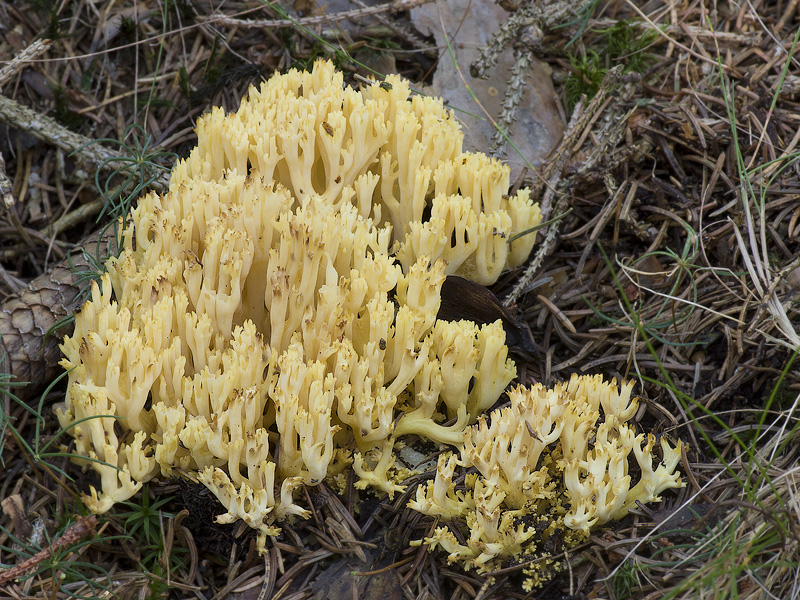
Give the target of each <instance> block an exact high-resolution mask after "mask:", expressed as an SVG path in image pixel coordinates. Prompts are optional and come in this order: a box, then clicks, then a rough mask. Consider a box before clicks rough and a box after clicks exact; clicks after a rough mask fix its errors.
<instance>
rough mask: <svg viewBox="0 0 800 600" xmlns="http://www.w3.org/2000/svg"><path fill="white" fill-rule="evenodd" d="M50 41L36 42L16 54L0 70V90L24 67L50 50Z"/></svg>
mask: <svg viewBox="0 0 800 600" xmlns="http://www.w3.org/2000/svg"><path fill="white" fill-rule="evenodd" d="M50 44H51V42H50V40H36V41H35V42H33V43H32V44H31V45H30V46H28V47H27V48H25V50H23V51H22V52H20V53H19V54H17V55H16V56H15V57H14V58H12V59H11V61H9V63H8V64H7V65H6V66H5V67H3V68H2V69H0V89H2V87H3V86H4V85H5V84H6V82H7V81H9V80H10V79H11V78H12V77H14V75H16V74H17V73H18V72H19V71H20V70H21V69H22V68H23V67H25V65H27V64H29V63H31V62H33V61H34V60H36V59H37V58H39V57H40V56H41V55H42V54H44V53H45V52H47V50H48V48H50Z"/></svg>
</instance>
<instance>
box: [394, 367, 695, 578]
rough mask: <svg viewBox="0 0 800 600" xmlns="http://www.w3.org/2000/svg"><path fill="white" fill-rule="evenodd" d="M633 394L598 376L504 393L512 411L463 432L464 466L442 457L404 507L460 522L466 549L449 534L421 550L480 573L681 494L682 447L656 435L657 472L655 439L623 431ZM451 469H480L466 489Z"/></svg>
mask: <svg viewBox="0 0 800 600" xmlns="http://www.w3.org/2000/svg"><path fill="white" fill-rule="evenodd" d="M632 388H633V383H632V382H629V383H626V384H623V385H622V386H621V387H618V386H617V382H616V380H612V381H611V383H608V382H605V381H603V378H602V376H599V375H596V376H582V377H579V376H577V375H573V377H572V379H570V381H569V382H568V383H562V384H558V385H556V386H555V387H554V388H553V389H547V388H545V387H543V386H541V385H538V384H537V385H534V386H532V387H530V388H523V387H517V388H516V389H514V390H512V391H511V392H509V399H510V400H511V403H510V405H509V406H507V407H505V408H501V409H498V410H495V411H493V412H492V413H491V415H490V417H489V422H487V419H486V417H484V416H482V417H481V418H480V419H479V421H478V423H477V424H476V425H474V426H472V427H470V428H469V429H467V431H466V434H465V438H464V445H463V446H462V448H461V452H460V458H459V457H458V456H456V455H455V454H453V453H446V454H442V455H440V457H439V462H438V465H437V468H436V477H435V479H434V480H433V481H430V482H428V483H427V484H426V485H424V486H420V487H418V488H417V496H416V499H415V500H413V501H412V502H410V503H409V507H411V508H413V509H415V510H418V511H420V512H422V513H425V514H427V515H432V516H436V517H440V518H441V519H444V520H450V519H456V520H457V522H464V521H465V522H466V525H467V529H468V531H466V533H465V535H463V536H461V537H463V538H465V539H464V543H462V542H460V541H459V538H458V537H457V536H456V535H455V534H454V533H453V532H452V531H451V530H450V529H448V528H447V527H439V528H437V529H436V530H435V532H434V534H433V535H432V536H431V537H428V538H425V540H424V543H425V544H427V545H428V546H429V547H430V548H431V549H433V548H435V547H441V548H442V549H444V550H445V551H447V552H448V553H449V560H450V562H460V563H462V564H464V565H465V566H466V567H467V568H471V567H473V568H476V569H477V570H478V571H481V572H485V571H488V570H491V569H494V568H497V567H499V566H500V564H501V561H502V560H503V559H507V558H510V557H517V558H520V557H523V556H524V555H526V554H533V553H535V552H536V550H537V544H536V543H534V542H543V541H546V540H547V539H548V537H549V536H551V535H553V534H554V533H555V532H556V531H559V530H560V531H561V533H564V532H565V531H569V532H572V537H573V539H578V538H580V537H581V534H586V533H588V532H589V529H590V528H591V527H594V526H595V525H602V524H603V523H606V522H608V521H610V520H611V519H620V518H622V517H624V516H625V515H626V514H627V513H628V511H629V510H630V508H631V507H632V506H634V505H635V503H636V502H637V501H638V502H643V503H646V502H653V501H659V500H661V498H660V496H659V494H661V492H662V491H664V490H666V489H669V488H679V487H682V486H683V483H682V482H681V480H680V477H679V475H678V474H677V473H675V469H676V467H677V465H678V463H679V462H680V459H681V453H682V444H681V443H678V445H677V446H676V447H672V446H671V445H670V444H669V442H668V441H667V440H666V438H664V437H662V438H661V440H660V443H659V446H660V448H661V461H660V463H659V464H658V466H657V467H656V468H653V460H654V456H653V449H654V446H655V444H656V438H655V436H653V435H652V434H648V435H644V434H638V435H636V433H635V432H634V429H633V427H632V426H631V425H628V424H627V423H626V421H628V420H629V419H631V417H633V415H634V414H635V413H636V410H637V406H638V403H637V400H636V398H632V397H631V391H632ZM601 413H602V417H603V418H602V421H601ZM631 453H633V455H634V457H635V459H636V463H637V465H638V478H639V480H638V482H636V484H635V485H632V481H631V475H630V474H629V456H630V454H631ZM457 466H464V467H474V468H475V470H476V472H471V473H469V474H467V476H466V478H465V479H464V488H463V490H459V489H456V487H455V485H454V483H453V479H454V474H455V470H456V467H457ZM455 526H456V528H458V525H455Z"/></svg>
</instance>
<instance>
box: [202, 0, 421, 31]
mask: <svg viewBox="0 0 800 600" xmlns="http://www.w3.org/2000/svg"><path fill="white" fill-rule="evenodd" d="M432 1H433V0H395V1H394V2H387V3H386V4H378V5H377V6H370V7H366V8H357V9H354V10H346V11H342V12H338V13H334V14H332V15H320V16H318V17H305V18H298V19H234V18H233V17H229V16H227V15H219V14H218V15H212V16H210V17H208V18H206V20H205V22H206V23H207V24H209V25H211V24H217V23H219V24H222V25H233V26H235V27H250V28H253V27H257V28H267V29H269V28H274V27H294V26H296V25H304V26H305V25H321V24H323V23H332V22H336V21H346V20H348V19H357V18H361V17H367V16H370V15H377V14H380V13H384V12H400V11H404V10H409V9H412V8H414V7H415V6H420V5H422V4H428V3H429V2H432Z"/></svg>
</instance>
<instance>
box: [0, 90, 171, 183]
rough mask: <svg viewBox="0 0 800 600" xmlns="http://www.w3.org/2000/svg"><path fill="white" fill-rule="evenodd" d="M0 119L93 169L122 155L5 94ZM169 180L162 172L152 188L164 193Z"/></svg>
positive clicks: (0, 100)
mask: <svg viewBox="0 0 800 600" xmlns="http://www.w3.org/2000/svg"><path fill="white" fill-rule="evenodd" d="M0 122H2V123H5V124H6V125H9V126H11V127H15V128H17V129H21V130H23V131H25V133H29V134H30V135H32V136H33V137H35V138H36V139H38V140H41V141H43V142H45V143H48V144H52V145H53V146H56V147H57V148H61V149H62V150H64V151H65V152H68V153H70V154H73V155H74V156H75V157H76V158H77V159H78V160H79V161H81V162H85V163H88V164H89V165H91V166H93V167H94V168H100V167H101V166H102V165H103V164H104V163H106V164H108V165H109V166H108V168H113V166H114V165H115V164H118V163H113V162H112V163H109V162H108V161H110V160H111V159H119V158H123V155H122V154H120V153H119V152H117V151H115V150H111V149H109V148H106V147H105V146H102V145H100V144H96V143H92V142H94V140H92V139H91V138H87V137H85V136H83V135H81V134H79V133H74V132H72V131H70V130H69V129H67V128H66V127H63V126H62V125H59V124H58V123H57V122H56V121H55V120H54V119H51V118H50V117H48V116H46V115H43V114H40V113H38V112H36V111H35V110H32V109H30V108H28V107H27V106H23V105H22V104H20V103H19V102H16V101H14V100H12V99H11V98H7V97H6V96H3V95H2V94H0ZM168 182H169V175H168V174H161V175H159V176H158V178H156V179H155V180H154V181H153V182H152V183H151V184H150V187H151V188H152V189H154V190H156V191H158V192H164V191H166V189H167V187H168V185H169V183H168Z"/></svg>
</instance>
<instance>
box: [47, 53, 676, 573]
mask: <svg viewBox="0 0 800 600" xmlns="http://www.w3.org/2000/svg"><path fill="white" fill-rule="evenodd" d="M409 96H410V94H409V88H408V84H407V83H406V82H405V81H403V80H402V79H400V78H399V77H389V78H387V81H386V82H385V83H384V84H382V85H378V84H373V85H370V86H368V87H366V88H364V89H362V90H360V91H357V90H354V89H352V88H350V87H345V86H344V85H343V83H342V75H341V74H340V73H337V72H336V71H335V70H334V69H333V67H332V65H331V64H330V63H325V62H318V63H317V64H316V65H315V67H314V69H313V71H312V72H310V73H306V72H297V71H291V72H289V73H288V74H286V75H276V76H274V77H273V78H272V79H270V80H269V81H268V82H266V83H265V84H263V85H262V86H261V88H260V89H259V90H256V89H251V91H250V93H249V95H248V97H247V98H245V99H244V100H243V101H242V104H241V107H240V108H239V110H238V111H237V112H235V113H232V114H227V115H226V114H225V113H224V112H223V111H222V110H219V109H215V110H213V111H212V112H211V113H210V114H208V115H206V116H205V117H203V118H202V119H201V120H200V121H199V123H198V130H197V131H198V145H197V147H196V148H195V149H194V150H193V151H192V152H191V154H190V156H189V158H187V159H186V160H183V161H180V162H179V163H178V164H177V165H176V166H175V168H174V170H173V173H172V177H171V182H170V188H169V191H168V192H167V193H165V194H163V195H162V196H159V195H156V194H150V195H148V196H146V197H144V198H142V199H140V200H139V202H138V205H137V206H136V208H135V209H134V210H133V211H132V213H131V215H130V217H129V218H128V221H127V223H126V225H125V228H124V234H123V244H122V252H121V254H120V255H119V257H117V258H112V259H110V260H109V261H108V262H107V264H106V267H107V273H105V274H104V275H103V276H102V279H101V282H100V284H99V285H97V284H95V285H94V286H93V287H92V293H91V299H90V300H89V301H88V302H87V303H86V304H85V305H84V306H83V307H82V309H81V310H80V312H79V313H78V314H76V318H75V331H74V333H73V335H72V336H70V337H67V338H65V340H64V343H63V345H62V349H63V351H64V355H65V358H64V359H63V361H62V364H63V366H64V367H65V368H66V369H68V370H69V386H68V390H67V394H66V399H65V402H64V404H63V405H62V406H61V407H59V409H58V410H57V414H58V418H59V420H60V423H61V425H62V427H64V428H67V430H68V431H69V433H70V434H71V435H72V436H73V437H74V438H75V450H76V452H77V454H79V455H81V456H83V457H85V460H84V462H85V464H87V465H88V466H89V467H91V468H92V469H94V470H95V471H96V472H97V474H98V475H99V477H100V482H101V485H100V489H99V490H98V489H94V488H92V489H91V490H90V494H89V495H88V496H86V497H85V500H86V503H87V505H88V506H89V508H90V509H92V510H93V511H96V512H103V511H105V510H107V509H108V508H110V507H111V506H112V505H113V504H114V503H115V502H119V501H122V500H126V499H128V498H130V497H131V496H132V495H133V494H135V493H136V491H137V490H138V489H139V488H140V487H141V485H142V484H143V483H144V482H146V481H148V480H150V479H152V478H154V477H159V476H162V477H169V476H174V475H182V476H187V477H190V478H194V479H197V480H198V481H201V482H202V483H203V484H205V485H206V486H207V487H208V488H209V489H210V490H211V491H212V492H213V493H214V494H215V496H216V497H217V498H218V499H219V501H220V502H221V503H222V505H223V506H224V508H225V511H226V512H225V513H224V514H222V515H221V516H220V517H219V518H218V520H219V521H221V522H233V521H235V520H238V519H241V520H243V521H245V522H246V523H248V524H249V525H250V526H251V527H253V528H255V529H257V530H258V531H259V543H260V547H261V548H263V544H264V541H265V536H266V535H275V534H277V532H278V531H279V529H278V527H277V525H276V524H277V523H279V522H281V521H282V520H284V519H286V518H288V517H292V516H302V517H305V516H307V510H306V509H305V508H303V507H302V506H301V505H300V504H298V503H297V502H296V501H295V500H296V498H297V497H298V494H297V493H296V490H297V488H298V487H300V486H302V485H315V484H318V483H320V482H321V481H322V480H323V479H325V478H326V477H333V478H337V477H340V476H341V475H342V474H343V473H344V472H345V471H346V470H347V469H352V470H353V471H354V473H355V476H356V479H357V482H356V486H357V487H359V488H362V489H363V488H367V487H370V488H373V489H376V490H379V491H381V492H385V493H389V494H392V493H393V492H395V491H397V490H401V489H403V487H402V484H401V483H402V480H403V478H404V477H405V475H407V471H406V469H405V468H404V467H403V466H401V465H396V464H395V461H396V454H395V452H394V451H393V450H394V448H395V444H396V440H397V439H398V438H399V437H401V436H407V435H411V434H415V435H418V436H420V437H421V438H423V439H425V440H430V441H433V442H438V443H443V444H450V445H452V446H455V447H457V448H458V449H459V450H460V452H461V458H460V459H457V458H456V457H455V456H450V457H449V458H447V459H444V458H443V459H442V461H441V462H440V464H439V471H438V473H437V478H436V480H435V481H434V482H432V483H431V484H430V486H429V487H428V488H427V489H422V488H421V489H420V490H419V492H418V495H417V500H416V502H415V503H414V507H415V508H417V509H418V510H421V511H423V512H426V513H428V514H434V515H438V516H440V517H442V518H446V519H450V518H456V517H463V518H466V520H467V523H468V525H469V527H470V530H471V533H470V534H469V540H468V541H467V545H466V546H464V545H461V544H460V543H458V542H457V540H456V538H455V537H453V535H452V533H449V532H448V531H447V530H446V529H441V530H438V531H437V533H436V534H435V536H434V537H433V538H431V539H430V540H427V543H428V544H430V545H432V546H433V545H440V546H442V547H444V548H445V549H446V550H447V551H448V552H450V553H451V557H453V556H454V557H456V559H459V560H462V561H464V562H465V563H466V564H467V565H473V566H476V567H478V568H487V566H488V565H491V564H494V563H495V562H496V561H497V560H499V559H501V558H502V557H507V556H511V555H514V554H517V553H518V552H520V551H522V549H523V548H524V545H525V542H526V541H527V540H528V538H529V537H530V536H531V535H532V533H531V531H532V529H531V528H529V527H526V526H523V525H521V524H519V523H518V522H517V517H518V515H531V514H535V511H536V510H538V509H539V508H542V509H547V508H548V507H552V506H557V507H561V506H563V510H562V513H563V522H564V523H565V525H566V526H567V527H572V528H574V529H576V530H580V531H584V530H586V529H587V528H588V527H591V526H592V525H594V524H599V523H603V522H605V521H607V520H608V519H610V518H615V517H618V516H621V515H623V514H624V513H625V512H626V511H627V509H628V508H629V507H630V505H631V504H632V503H633V502H634V501H635V500H637V499H639V500H642V501H648V500H650V499H653V498H655V497H656V496H657V495H658V493H659V492H660V490H661V489H664V487H665V486H666V487H669V486H670V485H671V486H673V487H674V486H675V485H677V476H674V475H673V474H672V473H673V471H674V468H675V462H674V460H673V458H672V457H673V454H672V450H671V449H670V448H669V447H668V446H663V443H662V446H663V451H664V459H665V461H666V464H665V465H663V466H660V467H659V468H657V469H656V470H655V471H653V470H652V468H650V464H651V462H652V460H653V459H652V453H651V450H652V447H653V444H652V442H651V441H646V442H642V439H641V436H639V437H636V436H634V435H633V431H632V429H630V428H629V427H628V426H627V425H625V424H624V422H625V421H626V420H627V419H629V418H630V416H631V414H632V413H631V411H632V410H633V409H631V408H630V406H629V404H626V403H627V402H629V396H630V388H629V387H625V388H623V391H621V392H620V393H619V394H618V396H619V398H617V400H613V399H609V398H611V397H612V396H614V394H611V393H609V394H610V395H609V394H606V396H603V392H599V391H592V392H591V393H590V392H584V391H579V388H580V390H583V389H584V388H585V389H587V390H588V389H589V388H591V389H592V390H595V389H597V390H602V389H605V388H603V386H602V385H600V384H599V382H597V384H596V385H594V384H593V385H594V387H592V386H590V385H589V384H588V383H585V384H576V383H570V384H569V386H561V387H557V388H556V390H554V391H547V390H544V389H543V388H541V387H534V388H533V389H532V390H529V391H523V390H517V391H516V392H513V393H512V405H511V406H510V407H509V408H505V409H502V410H501V411H499V412H497V411H496V412H495V413H493V414H492V417H491V424H488V423H487V421H486V419H485V417H482V416H481V415H482V414H483V413H485V412H486V411H487V410H488V409H489V408H490V407H491V406H492V405H493V404H494V403H495V402H496V401H497V400H498V398H499V397H500V395H501V394H502V392H503V391H504V389H505V388H506V386H507V385H508V384H509V382H510V381H511V380H512V379H513V377H514V374H515V369H514V365H513V363H512V362H511V361H510V360H509V359H508V349H507V347H506V345H505V334H504V331H503V328H502V326H501V323H500V322H499V321H498V322H496V323H493V324H488V325H483V326H478V325H476V324H474V323H472V322H469V321H459V322H446V321H437V319H436V315H437V312H438V309H439V304H440V290H441V286H442V283H443V281H444V279H445V276H446V275H447V274H450V273H458V274H460V275H462V276H466V277H469V278H471V279H473V280H475V281H478V282H480V283H491V282H493V281H494V280H495V279H496V278H497V276H498V275H499V273H500V272H501V271H502V270H503V269H504V268H507V267H510V266H515V265H518V264H520V263H522V262H523V261H524V260H525V259H526V258H527V256H528V254H529V252H530V250H531V246H532V243H533V236H524V237H521V238H519V239H517V240H516V241H514V242H513V243H509V239H510V238H511V237H512V236H513V235H515V233H517V232H521V231H524V230H527V229H529V228H531V227H533V226H535V225H536V224H538V222H539V220H540V219H541V216H540V213H539V209H538V206H537V205H535V204H533V203H532V202H531V201H530V199H529V198H528V194H527V192H526V191H521V192H519V193H518V194H517V195H515V196H510V197H509V196H508V195H507V194H508V185H509V183H508V169H507V168H506V167H504V166H503V165H501V164H500V163H498V162H496V161H493V160H491V159H489V158H487V157H485V156H483V155H480V154H468V153H462V151H461V141H462V136H461V132H460V130H459V128H458V125H457V123H456V122H455V120H454V118H453V116H452V115H451V114H450V113H449V112H448V111H447V110H445V109H444V108H443V107H442V105H441V103H440V102H438V101H436V100H433V99H430V98H423V97H420V96H413V97H409ZM581 381H583V380H581ZM576 386H577V387H576ZM580 386H583V387H580ZM615 393H616V392H615ZM626 394H627V396H626ZM614 397H615V398H616V396H614ZM604 398H605V399H604ZM620 398H622V399H620ZM615 402H616V404H615ZM617 405H619V406H620V407H621V408H613V407H614V406H617ZM623 405H624V406H623ZM600 406H602V408H603V411H604V414H605V415H606V416H605V422H604V423H602V424H599V425H598V424H597V422H598V419H599V407H600ZM614 411H616V412H614ZM478 417H480V420H479V421H478V424H477V425H475V426H473V427H470V425H471V424H472V423H475V421H476V419H478ZM531 428H532V429H531ZM590 438H593V441H592V442H591V443H590V442H589V440H590ZM557 440H558V441H557ZM554 444H556V445H555V449H553V445H554ZM631 451H633V452H634V454H635V456H636V459H637V461H638V462H639V464H640V465H641V469H642V473H643V474H644V476H643V478H642V481H640V482H639V483H638V484H637V485H636V486H633V487H632V488H631V487H630V486H629V483H630V477H628V476H627V458H626V457H627V456H628V454H629V453H630V452H631ZM559 452H560V453H561V454H559ZM457 464H460V465H470V466H474V467H476V468H477V470H478V472H479V475H470V476H468V478H467V482H468V485H467V487H466V489H464V490H456V489H455V488H454V487H453V485H452V476H453V472H454V469H455V468H456V466H457ZM667 481H668V482H671V484H669V485H668V484H667V483H664V482H667ZM564 490H567V491H566V492H565V491H564ZM563 497H569V499H570V500H569V501H568V502H566V501H562V500H558V498H563ZM550 512H551V513H552V512H553V511H552V510H551V511H550Z"/></svg>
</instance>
